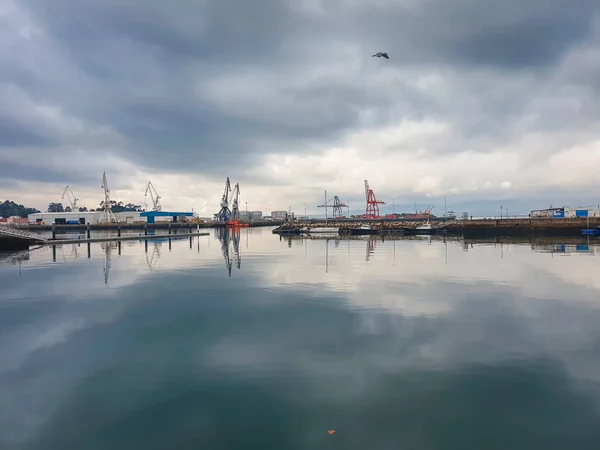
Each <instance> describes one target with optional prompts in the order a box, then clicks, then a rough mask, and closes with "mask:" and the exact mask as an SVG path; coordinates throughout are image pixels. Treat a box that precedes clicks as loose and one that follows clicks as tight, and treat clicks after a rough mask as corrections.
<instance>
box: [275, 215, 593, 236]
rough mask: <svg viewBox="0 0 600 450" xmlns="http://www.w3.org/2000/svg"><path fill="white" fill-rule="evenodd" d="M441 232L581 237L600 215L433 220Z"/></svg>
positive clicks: (408, 224)
mask: <svg viewBox="0 0 600 450" xmlns="http://www.w3.org/2000/svg"><path fill="white" fill-rule="evenodd" d="M360 223H369V224H371V226H372V227H373V229H375V230H378V231H379V232H380V233H385V232H386V231H392V230H403V229H407V228H408V229H412V228H416V227H418V226H419V225H422V223H423V222H422V221H381V220H373V221H368V222H367V221H361V222H360ZM360 223H359V222H354V223H349V222H346V221H328V222H327V225H326V224H325V222H324V221H321V222H314V221H313V222H310V223H308V222H307V223H304V222H295V223H288V224H284V225H282V226H281V228H282V229H286V228H302V227H306V226H310V227H324V226H328V227H334V228H355V227H358V226H359V225H360ZM431 225H432V227H433V228H434V229H435V230H437V232H445V233H447V234H457V235H463V236H465V237H494V236H581V231H582V230H583V229H585V228H588V226H589V227H590V228H595V227H598V226H600V217H594V218H590V219H589V222H588V219H581V218H576V219H529V218H527V219H480V220H454V221H448V222H439V221H437V222H433V221H432V222H431Z"/></svg>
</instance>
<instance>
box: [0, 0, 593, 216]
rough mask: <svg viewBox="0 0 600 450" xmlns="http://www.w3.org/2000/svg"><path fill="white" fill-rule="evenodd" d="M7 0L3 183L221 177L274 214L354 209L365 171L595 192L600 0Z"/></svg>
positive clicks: (169, 195)
mask: <svg viewBox="0 0 600 450" xmlns="http://www.w3.org/2000/svg"><path fill="white" fill-rule="evenodd" d="M4 4H5V6H3V7H1V8H0V30H1V31H0V96H1V98H2V104H3V106H4V107H3V108H2V111H0V179H1V180H2V185H3V186H8V188H7V189H6V190H5V189H4V188H3V192H5V196H15V198H14V199H15V200H19V198H18V197H17V196H18V195H19V194H23V191H24V189H25V190H26V191H27V192H26V194H27V198H33V199H35V202H36V204H35V205H32V206H37V207H39V208H42V207H44V206H45V204H47V202H49V201H56V200H58V199H57V198H55V197H56V196H57V195H58V194H59V193H60V192H61V186H64V185H65V184H70V185H72V187H73V188H74V189H76V190H77V192H78V196H79V197H80V198H82V199H83V201H84V202H85V201H87V200H88V199H89V202H90V203H92V202H94V203H95V202H96V200H97V198H96V197H99V193H98V192H97V191H98V187H99V183H98V181H99V180H100V178H101V174H102V171H104V170H107V172H109V183H110V184H111V189H113V190H117V192H118V194H119V195H121V196H122V197H124V196H127V195H132V196H137V197H139V196H140V194H139V191H141V190H142V189H143V184H144V183H145V182H147V180H148V179H152V180H153V184H155V185H157V188H158V189H159V191H160V192H161V196H162V197H163V202H164V204H165V206H167V207H174V208H175V207H189V205H190V204H191V205H196V210H198V211H201V212H204V213H206V214H211V213H212V212H214V211H213V209H214V210H215V211H216V209H215V208H217V203H218V197H219V196H220V193H221V185H222V183H223V181H224V178H225V177H226V176H230V177H232V179H234V180H236V181H239V182H240V183H241V184H242V186H243V190H242V192H243V193H244V195H245V196H246V198H245V200H247V201H248V202H249V203H252V204H253V209H264V210H267V211H268V210H270V209H281V208H287V207H288V205H292V207H293V208H295V209H298V208H300V205H302V203H303V202H307V203H308V204H309V205H311V204H313V203H314V204H315V206H316V204H318V200H317V199H318V198H320V196H321V192H322V190H323V189H328V191H329V192H331V193H332V194H336V195H339V196H340V197H342V198H346V199H348V200H350V201H352V202H353V203H354V204H356V205H357V207H358V204H359V203H360V202H361V201H362V197H361V196H362V182H363V180H364V179H369V181H371V184H372V185H373V187H374V189H375V190H376V192H377V193H378V195H379V196H380V197H383V198H384V199H386V201H387V202H388V203H391V202H390V199H391V198H392V197H395V198H397V199H398V203H399V204H400V203H401V202H402V201H404V202H406V203H407V204H410V203H412V202H413V201H425V200H426V199H427V198H432V197H440V198H441V196H444V195H446V196H452V198H453V199H454V201H455V202H460V203H461V204H465V202H466V206H465V208H468V204H469V202H470V201H478V202H482V201H487V200H490V201H492V200H504V199H509V200H510V199H516V198H519V199H521V200H522V199H523V198H529V199H531V203H532V204H531V207H534V206H536V204H535V202H536V201H540V200H539V199H540V195H541V194H540V192H543V193H544V195H545V196H546V198H558V197H560V198H563V197H565V195H566V192H569V193H570V192H572V191H577V190H579V192H581V189H583V188H586V187H593V186H596V187H597V181H596V177H595V170H593V166H594V163H595V162H600V144H599V142H600V136H599V135H598V131H597V130H598V125H599V121H600V120H599V117H600V106H598V105H599V104H600V103H599V102H598V98H599V97H600V83H599V81H598V80H600V51H598V48H599V47H598V44H600V7H599V6H598V3H597V2H596V1H593V0H579V1H578V2H575V3H573V2H567V1H566V0H551V1H542V0H528V1H527V2H525V3H523V2H521V1H517V0H510V1H508V2H503V3H497V2H491V1H475V0H452V1H441V0H428V1H425V2H416V1H413V0H401V1H391V0H376V1H369V2H367V1H366V0H352V1H341V0H340V1H326V0H303V1H285V0H280V1H277V0H257V1H253V2H242V1H239V0H235V1H234V0H219V1H217V0H206V1H203V2H197V1H188V0H178V1H173V2H170V3H169V4H166V3H164V2H158V1H155V0H148V1H144V2H142V1H137V0H126V1H123V0H121V1H116V0H111V1H103V2H94V1H87V0H86V1H81V0H57V1H54V2H47V1H42V0H25V1H22V2H13V1H11V0H8V1H7V2H4ZM377 51H387V52H388V53H389V54H390V57H391V59H390V60H383V59H377V58H371V55H372V54H373V53H375V52H377ZM574 155H577V158H574V157H573V156H574ZM577 159H579V160H583V161H585V164H578V163H577V162H576V161H577ZM565 162H566V164H565ZM557 169H559V170H560V171H563V172H562V174H561V175H560V176H557V175H556V170H557ZM63 174H64V177H63ZM173 180H175V181H173ZM25 181H31V182H35V183H36V184H35V186H34V185H31V186H30V187H29V188H27V187H26V186H24V185H23V182H25ZM10 186H13V187H12V188H11V187H10ZM41 186H45V187H43V188H42V190H41V191H42V192H40V191H39V188H40V187H41ZM190 186H196V188H194V189H191V190H190ZM198 186H199V187H198ZM274 188H278V189H274ZM33 189H36V192H34V191H33ZM54 191H55V192H56V193H57V194H56V195H54V196H53V194H52V192H54ZM569 195H570V194H569ZM182 196H183V197H185V200H182V199H181V197H182ZM569 198H570V199H571V200H572V201H574V202H575V201H580V202H582V203H586V202H587V203H589V202H593V203H596V199H595V198H588V197H586V196H585V195H583V194H577V195H575V196H573V197H569ZM124 200H128V199H125V198H124ZM133 200H135V199H133ZM199 204H202V205H204V206H202V207H200V208H198V205H199ZM213 205H214V206H213ZM544 206H545V205H544ZM302 208H303V207H302ZM494 208H495V207H494ZM309 209H310V208H309ZM314 210H315V211H316V208H314Z"/></svg>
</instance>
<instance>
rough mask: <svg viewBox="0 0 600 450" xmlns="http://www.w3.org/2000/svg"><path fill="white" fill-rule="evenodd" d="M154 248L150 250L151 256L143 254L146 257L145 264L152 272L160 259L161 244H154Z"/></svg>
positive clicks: (146, 253)
mask: <svg viewBox="0 0 600 450" xmlns="http://www.w3.org/2000/svg"><path fill="white" fill-rule="evenodd" d="M153 244H154V247H153V248H152V254H151V255H150V256H148V252H147V251H146V252H145V255H146V264H147V265H148V269H150V270H152V269H153V268H154V267H155V266H156V263H157V262H158V260H159V259H160V247H161V245H162V242H154V243H153Z"/></svg>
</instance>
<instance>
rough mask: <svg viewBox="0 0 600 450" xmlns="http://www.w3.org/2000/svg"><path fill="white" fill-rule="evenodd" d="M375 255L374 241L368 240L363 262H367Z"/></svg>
mask: <svg viewBox="0 0 600 450" xmlns="http://www.w3.org/2000/svg"><path fill="white" fill-rule="evenodd" d="M374 253H375V239H369V240H368V241H367V251H366V255H365V261H368V260H369V259H370V257H371V255H372V254H374Z"/></svg>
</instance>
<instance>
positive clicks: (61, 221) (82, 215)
mask: <svg viewBox="0 0 600 450" xmlns="http://www.w3.org/2000/svg"><path fill="white" fill-rule="evenodd" d="M114 214H115V217H116V219H117V222H119V223H135V222H145V221H146V218H145V217H141V216H140V211H125V212H118V213H114ZM101 216H102V211H85V212H83V211H73V212H43V213H35V214H29V215H28V216H27V220H28V221H29V223H32V224H45V225H52V224H56V225H65V224H82V225H85V224H87V223H90V224H92V225H96V224H99V223H100V217H101Z"/></svg>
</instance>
